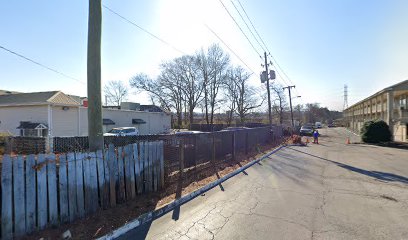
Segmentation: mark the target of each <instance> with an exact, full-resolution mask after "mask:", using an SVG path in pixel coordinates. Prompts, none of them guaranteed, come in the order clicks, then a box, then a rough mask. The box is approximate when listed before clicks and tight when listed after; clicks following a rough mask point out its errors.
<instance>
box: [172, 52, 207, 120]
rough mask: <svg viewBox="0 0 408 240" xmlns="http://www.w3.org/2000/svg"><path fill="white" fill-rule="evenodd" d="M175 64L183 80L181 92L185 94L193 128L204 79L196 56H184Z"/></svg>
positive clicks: (175, 61)
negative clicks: (195, 110)
mask: <svg viewBox="0 0 408 240" xmlns="http://www.w3.org/2000/svg"><path fill="white" fill-rule="evenodd" d="M174 64H175V66H176V70H177V73H178V74H179V77H180V78H181V91H182V92H183V93H184V97H185V98H184V101H185V103H186V108H187V110H188V117H189V126H190V128H191V126H192V124H193V121H194V109H195V108H196V107H197V105H198V103H199V102H200V101H201V97H202V93H203V90H204V83H203V79H202V78H201V76H200V74H199V71H198V67H197V59H196V58H195V57H194V56H190V55H184V56H182V57H179V58H176V59H175V60H174Z"/></svg>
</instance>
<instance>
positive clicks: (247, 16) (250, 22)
mask: <svg viewBox="0 0 408 240" xmlns="http://www.w3.org/2000/svg"><path fill="white" fill-rule="evenodd" d="M237 1H238V3H239V5H240V6H241V8H242V10H243V11H244V14H245V16H246V17H247V18H248V20H249V22H250V23H251V26H252V27H253V28H254V30H255V33H256V35H258V37H259V39H260V40H261V42H262V44H263V45H264V46H265V48H266V50H268V52H269V53H270V51H269V49H268V47H267V46H266V44H265V42H264V41H263V39H262V38H261V35H259V33H258V31H257V30H256V28H255V26H254V24H253V23H252V21H251V19H250V18H249V16H248V14H247V12H246V11H245V8H244V7H243V6H242V4H241V1H239V0H237Z"/></svg>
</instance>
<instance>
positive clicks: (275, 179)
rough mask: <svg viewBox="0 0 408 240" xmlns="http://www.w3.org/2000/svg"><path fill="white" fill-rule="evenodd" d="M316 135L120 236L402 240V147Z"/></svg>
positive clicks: (407, 207)
mask: <svg viewBox="0 0 408 240" xmlns="http://www.w3.org/2000/svg"><path fill="white" fill-rule="evenodd" d="M320 133H321V134H322V136H321V138H320V139H319V140H320V143H321V144H319V145H315V144H309V145H308V146H307V147H287V148H284V149H282V150H281V151H279V152H277V153H276V154H274V155H272V156H271V157H270V158H268V159H265V160H263V161H261V162H260V164H255V165H254V166H253V167H251V168H249V169H247V170H246V171H245V172H244V173H242V174H239V175H237V176H236V177H234V178H231V179H230V180H228V181H226V182H224V183H223V184H222V186H220V187H216V188H214V189H212V190H210V191H209V192H207V193H206V194H205V195H204V196H200V197H198V198H196V199H194V200H192V201H190V202H188V203H186V204H184V205H183V206H182V207H181V209H180V213H179V214H180V215H179V216H178V217H177V216H175V215H178V214H175V213H174V212H170V213H168V214H166V215H164V216H163V217H161V218H159V219H156V220H154V221H153V222H151V223H148V224H145V225H143V226H142V227H139V228H138V229H136V230H133V231H131V232H129V233H127V234H126V235H124V236H123V237H121V238H120V239H145V238H146V239H155V240H156V239H408V151H407V150H399V149H393V148H383V147H376V146H369V145H362V144H350V145H347V144H346V137H347V136H349V137H351V140H352V142H353V141H356V140H357V139H358V138H357V137H356V136H354V135H352V134H351V133H348V132H347V131H346V130H345V129H343V128H333V129H322V130H321V131H320ZM174 219H177V220H174Z"/></svg>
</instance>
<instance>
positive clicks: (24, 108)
mask: <svg viewBox="0 0 408 240" xmlns="http://www.w3.org/2000/svg"><path fill="white" fill-rule="evenodd" d="M102 116H103V124H104V125H103V129H104V132H107V131H109V130H110V129H112V128H114V127H136V128H138V129H139V133H140V134H141V135H147V134H158V133H166V132H168V131H169V130H170V127H171V126H170V124H171V116H170V115H169V114H167V113H165V112H146V111H135V110H125V109H106V108H104V109H103V111H102ZM0 132H8V133H10V134H12V135H15V136H42V137H45V136H50V137H63V136H64V137H65V136H86V135H87V134H88V108H87V107H86V104H85V106H83V105H82V104H81V103H79V102H78V99H75V98H73V97H70V96H68V95H66V94H64V93H63V92H60V91H53V92H35V93H18V94H14V93H13V94H3V95H0Z"/></svg>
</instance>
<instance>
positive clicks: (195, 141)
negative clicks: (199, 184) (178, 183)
mask: <svg viewBox="0 0 408 240" xmlns="http://www.w3.org/2000/svg"><path fill="white" fill-rule="evenodd" d="M197 158H198V147H197V134H194V177H195V179H197Z"/></svg>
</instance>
